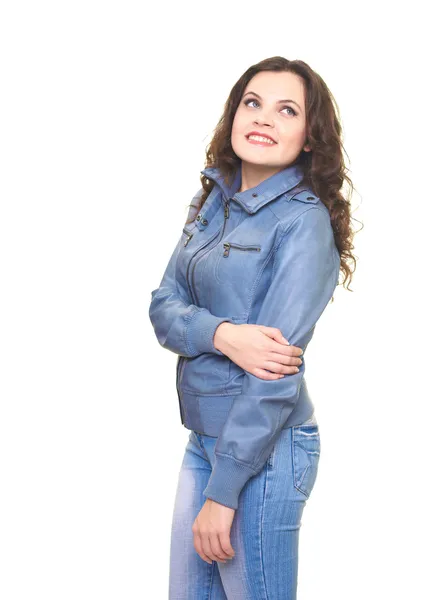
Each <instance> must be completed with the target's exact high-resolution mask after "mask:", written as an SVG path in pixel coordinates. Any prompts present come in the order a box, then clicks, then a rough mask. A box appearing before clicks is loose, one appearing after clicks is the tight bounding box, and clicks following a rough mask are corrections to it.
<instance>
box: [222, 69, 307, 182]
mask: <svg viewBox="0 0 433 600" xmlns="http://www.w3.org/2000/svg"><path fill="white" fill-rule="evenodd" d="M252 131H257V132H258V133H259V134H263V135H265V136H269V137H270V138H272V140H273V143H269V141H268V142H266V141H263V140H262V141H260V140H258V139H251V138H249V135H250V133H251V132H252ZM305 139H306V122H305V98H304V85H303V80H302V79H301V77H299V76H298V75H295V74H294V73H289V72H275V71H261V72H260V73H257V74H256V75H254V77H253V78H252V79H251V80H250V81H249V82H248V84H247V86H246V88H245V92H244V94H243V96H242V99H241V101H240V103H239V106H238V108H237V110H236V114H235V118H234V121H233V127H232V134H231V143H232V147H233V150H234V152H235V153H236V154H237V156H238V157H239V158H240V159H241V160H242V161H243V162H244V166H247V165H251V166H252V165H255V166H256V168H257V167H259V166H261V167H270V168H276V169H277V170H278V169H283V168H285V167H286V166H288V165H290V164H291V163H292V162H294V161H295V159H296V158H297V156H298V155H299V153H300V152H301V150H305V151H307V152H308V151H309V150H310V148H309V147H308V146H305Z"/></svg>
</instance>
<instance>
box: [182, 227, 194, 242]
mask: <svg viewBox="0 0 433 600" xmlns="http://www.w3.org/2000/svg"><path fill="white" fill-rule="evenodd" d="M183 233H186V235H187V238H186V240H185V241H184V243H183V245H184V246H186V245H187V244H188V242H189V241H190V239H191V238H192V236H193V235H194V234H193V233H191V232H190V231H188V229H187V228H186V227H184V228H183Z"/></svg>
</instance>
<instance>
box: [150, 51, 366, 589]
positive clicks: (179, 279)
mask: <svg viewBox="0 0 433 600" xmlns="http://www.w3.org/2000/svg"><path fill="white" fill-rule="evenodd" d="M336 111H337V109H336V107H335V101H334V99H333V97H332V95H331V92H330V91H329V90H328V88H327V86H326V84H325V83H324V81H323V79H322V78H321V77H320V76H319V75H318V74H317V73H315V72H314V71H313V70H312V69H311V68H310V67H309V66H308V65H307V64H306V63H304V62H302V61H299V60H294V61H290V60H287V59H285V58H282V57H274V58H270V59H267V60H264V61H262V62H260V63H258V64H256V65H253V66H252V67H250V68H249V69H248V70H247V71H246V72H245V73H244V74H243V75H242V76H241V77H240V79H239V80H238V81H237V83H236V84H235V85H234V87H233V89H232V90H231V92H230V94H229V97H228V99H227V101H226V104H225V108H224V113H223V115H222V117H221V119H220V121H219V123H218V125H217V127H216V129H215V132H214V136H213V139H212V141H211V143H210V145H209V147H208V149H207V153H206V158H207V161H206V168H205V169H204V170H203V171H201V178H200V179H201V187H200V189H199V191H198V192H197V194H196V195H195V197H194V198H193V202H192V203H191V205H190V210H189V214H188V218H187V220H186V222H185V225H184V227H183V231H182V233H181V235H180V238H179V241H178V244H177V246H176V248H175V250H174V252H173V254H172V257H171V259H170V261H169V263H168V265H167V268H166V271H165V273H164V276H163V278H162V280H161V283H160V286H159V288H157V289H156V290H154V291H153V292H152V300H151V304H150V310H149V316H150V319H151V321H152V324H153V327H154V329H155V333H156V336H157V338H158V341H159V342H160V344H161V345H162V346H163V347H164V348H166V349H168V350H171V351H172V352H175V353H176V354H177V355H178V362H177V376H176V383H177V391H178V395H179V407H180V417H181V421H182V424H183V425H184V426H185V427H186V428H187V429H188V430H189V431H190V435H189V440H188V443H187V446H186V450H185V455H184V458H183V463H182V467H181V470H180V474H179V481H178V489H177V495H176V500H175V506H174V513H173V521H172V537H171V554H170V583H169V589H170V594H169V596H170V599H171V600H180V599H181V598H182V599H185V600H192V599H193V598H197V599H199V598H203V599H205V598H212V599H213V600H216V599H225V598H227V599H228V600H230V599H235V598H242V599H245V600H247V599H250V598H251V599H253V598H254V599H258V598H260V599H264V600H265V599H272V600H277V599H280V598H281V599H283V598H284V599H285V600H288V599H294V598H296V589H297V573H298V542H299V529H300V525H301V516H302V512H303V509H304V507H305V504H306V501H307V499H308V498H309V496H310V494H311V492H312V489H313V486H314V483H315V479H316V475H317V470H318V461H319V456H320V434H319V427H318V424H317V421H316V419H315V415H314V405H313V402H312V400H311V398H310V396H309V393H308V390H307V387H306V381H305V377H304V372H305V360H304V359H303V355H302V353H305V350H306V347H307V345H308V343H309V341H310V340H311V338H312V336H313V331H314V328H315V325H316V323H317V321H318V319H319V317H320V315H321V314H322V312H323V311H324V309H325V308H326V306H327V304H328V303H329V301H330V300H331V299H332V300H333V293H334V291H335V288H336V286H337V285H338V279H339V273H340V271H342V272H343V274H344V281H343V285H344V283H345V282H346V280H348V279H349V283H350V281H351V278H352V272H353V270H354V269H353V270H351V268H350V266H349V264H348V261H349V260H352V261H353V262H354V263H355V262H356V261H355V258H354V256H353V255H352V253H351V250H352V249H353V245H352V243H351V242H352V239H353V231H352V229H351V226H350V219H351V216H350V202H349V199H348V197H347V198H345V197H344V196H343V193H342V184H343V182H344V181H346V182H347V183H348V184H349V188H351V189H353V185H352V182H351V180H350V179H349V177H348V176H347V175H346V172H345V171H346V169H345V166H344V161H343V153H342V148H343V145H342V141H341V125H340V123H339V120H338V118H337V115H336ZM301 355H302V356H301Z"/></svg>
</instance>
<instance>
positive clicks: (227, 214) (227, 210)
mask: <svg viewBox="0 0 433 600" xmlns="http://www.w3.org/2000/svg"><path fill="white" fill-rule="evenodd" d="M229 217H230V205H229V200H224V223H223V226H222V227H221V229H220V231H219V232H217V233H216V234H215V236H218V233H221V235H220V236H219V237H218V239H217V241H216V242H215V244H213V245H209V244H211V242H212V241H213V240H214V239H215V236H214V237H212V238H211V239H210V240H209V242H208V245H207V249H206V250H205V251H204V252H203V253H202V254H201V256H200V258H198V259H197V260H196V261H195V263H194V264H193V266H192V270H191V287H190V292H191V297H192V301H193V303H194V304H198V299H197V296H196V295H195V293H194V269H195V267H196V264H197V262H198V260H201V259H202V258H203V256H205V255H206V254H207V253H208V252H210V251H211V250H212V249H213V248H215V246H216V245H217V244H218V243H219V241H220V240H221V239H222V238H223V237H224V230H225V228H226V222H227V219H228V218H229ZM202 248H203V246H202ZM200 250H201V248H200ZM194 256H195V254H193V256H192V257H191V260H190V261H189V264H188V268H187V271H186V280H187V283H188V285H189V281H188V271H189V267H190V265H191V262H192V259H193V258H194Z"/></svg>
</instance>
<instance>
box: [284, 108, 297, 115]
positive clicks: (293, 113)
mask: <svg viewBox="0 0 433 600" xmlns="http://www.w3.org/2000/svg"><path fill="white" fill-rule="evenodd" d="M285 108H288V109H289V110H291V111H292V115H296V113H295V111H294V110H293V108H292V107H291V106H284V107H283V110H284V109H285Z"/></svg>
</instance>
